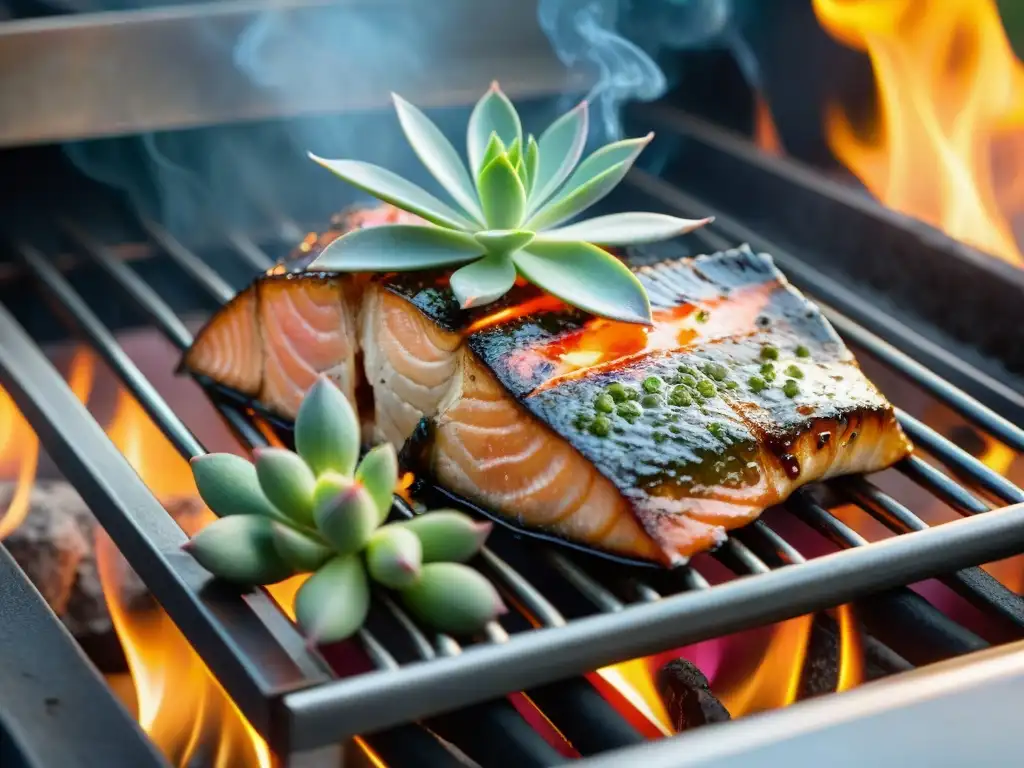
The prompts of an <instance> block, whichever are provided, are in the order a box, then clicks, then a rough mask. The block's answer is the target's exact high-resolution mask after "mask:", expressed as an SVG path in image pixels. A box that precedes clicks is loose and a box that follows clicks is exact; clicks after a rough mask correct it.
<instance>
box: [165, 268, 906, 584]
mask: <svg viewBox="0 0 1024 768" xmlns="http://www.w3.org/2000/svg"><path fill="white" fill-rule="evenodd" d="M636 272H637V275H638V277H639V278H640V280H641V282H643V283H644V285H645V287H646V288H647V291H648V294H649V295H650V298H651V303H652V307H653V309H654V318H655V323H654V325H653V326H652V327H650V328H644V327H641V326H636V325H630V324H624V323H617V322H613V321H608V320H602V319H596V318H593V317H591V316H589V315H586V314H585V313H582V312H580V311H578V310H575V309H572V308H570V307H567V306H565V305H563V304H562V303H561V302H559V301H557V300H556V299H554V298H553V297H551V296H548V295H546V294H543V293H542V292H540V291H539V290H538V289H536V288H535V287H533V286H531V285H526V284H522V285H517V286H516V287H515V288H513V290H512V291H510V292H509V294H508V295H507V296H505V297H504V298H503V299H501V300H500V301H499V302H497V303H495V304H492V305H489V306H487V307H480V308H475V309H470V310H461V309H460V308H459V307H458V305H457V303H456V302H455V300H454V298H453V297H452V296H451V293H450V291H449V290H448V288H447V281H446V280H445V277H446V274H445V273H433V272H421V273H415V274H404V275H394V274H392V275H382V276H375V277H373V278H372V279H370V278H367V277H365V276H338V275H333V276H327V275H322V274H318V273H311V272H302V271H300V272H297V273H295V272H293V273H286V274H279V275H268V276H265V277H263V278H260V279H259V280H257V281H256V283H255V284H254V285H253V286H251V287H250V288H249V289H247V290H246V291H244V292H243V293H241V294H239V296H238V297H237V298H236V299H235V300H234V301H233V302H232V303H231V304H230V305H228V306H227V307H225V309H224V310H222V311H221V312H220V313H218V315H216V316H215V317H214V318H213V320H211V322H210V324H209V325H208V326H207V330H206V333H205V334H200V336H199V337H198V338H197V340H196V343H195V345H194V346H193V348H192V349H191V350H190V351H189V353H188V355H187V356H186V359H185V363H184V364H185V367H186V368H188V369H189V370H192V371H194V372H197V373H202V374H205V375H207V376H210V377H211V378H213V379H215V380H217V381H219V382H221V383H223V384H224V385H226V386H229V387H232V388H235V389H237V390H239V391H240V392H243V393H245V394H248V395H250V396H252V397H253V398H254V399H256V400H258V401H259V402H260V403H261V404H263V405H264V406H265V407H268V408H270V409H272V410H274V411H276V412H277V413H279V414H281V415H284V416H290V415H293V414H294V412H295V408H297V405H298V402H299V400H300V399H301V393H302V392H303V391H304V388H306V387H308V386H309V385H310V384H311V383H312V381H313V380H314V378H315V376H316V375H317V373H318V372H321V371H323V372H326V373H328V375H330V376H331V377H332V378H333V379H334V380H335V381H336V382H337V383H338V384H339V386H340V387H341V389H342V390H343V391H345V392H346V394H347V395H348V396H349V397H350V398H352V399H353V402H355V401H356V395H355V391H356V389H357V388H358V387H359V386H360V382H359V377H360V373H361V374H362V375H363V376H365V381H364V382H363V384H362V386H366V387H368V389H369V390H370V391H372V405H366V404H365V403H363V407H364V411H365V410H366V409H369V410H371V411H372V423H373V429H374V434H375V437H376V438H377V439H380V440H389V441H391V442H393V443H394V444H396V445H397V446H402V445H403V444H405V452H404V457H405V459H406V460H408V461H410V462H412V463H414V464H415V465H416V466H415V467H414V468H415V469H417V470H420V471H423V472H426V473H429V474H430V475H432V476H433V477H434V478H436V480H437V481H438V482H439V483H440V484H442V485H443V486H445V487H446V488H448V489H449V490H450V491H452V492H454V493H456V494H458V495H460V496H462V497H464V498H466V499H467V500H469V501H472V502H473V503H475V504H477V505H479V506H481V507H484V508H487V509H488V510H490V511H492V512H493V513H495V514H497V515H499V516H504V517H506V518H508V519H509V520H510V521H511V522H514V523H517V524H519V525H521V526H523V527H524V528H526V529H530V530H537V531H542V532H545V533H547V534H553V535H556V536H560V537H564V538H566V539H569V540H572V541H574V542H576V543H580V544H584V545H586V546H589V547H592V548H595V549H599V550H602V551H605V552H609V553H613V554H616V555H622V556H626V557H632V558H641V559H646V560H651V561H656V562H660V563H663V564H665V565H675V564H679V563H682V562H685V560H686V559H687V558H688V557H689V556H691V555H693V554H695V553H697V552H700V551H703V550H706V549H708V548H711V547H713V546H715V545H717V544H718V543H720V542H721V541H723V540H724V537H725V535H726V532H727V531H728V530H730V529H733V528H737V527H739V526H742V525H744V524H746V523H748V522H750V521H751V520H753V519H755V518H756V517H757V516H758V515H759V514H760V513H761V512H762V511H763V510H764V509H765V508H767V507H769V506H771V505H773V504H776V503H779V502H781V501H783V500H784V499H785V498H786V497H787V496H788V495H789V494H791V493H792V492H793V491H794V490H795V489H796V488H798V487H800V486H801V485H804V484H806V483H809V482H812V481H815V480H819V479H823V478H827V477H832V476H835V475H840V474H848V473H858V472H870V471H875V470H879V469H883V468H885V467H887V466H889V465H891V464H892V463H894V462H896V461H898V460H899V459H901V458H903V457H904V456H906V455H907V454H908V453H909V452H910V450H911V445H910V443H909V441H908V440H907V439H906V437H905V436H904V434H903V432H902V431H901V429H900V427H899V425H898V424H897V422H896V419H895V415H894V413H893V409H892V406H891V405H890V404H889V403H888V402H887V401H886V400H885V398H884V397H883V396H882V395H881V394H880V393H879V392H878V390H877V389H876V388H875V387H874V386H873V385H872V384H871V382H870V381H868V379H867V378H866V377H865V375H864V374H863V372H862V371H861V370H860V368H859V367H858V365H857V362H856V360H855V359H854V357H853V355H852V354H851V352H850V351H849V350H848V349H847V348H846V346H845V345H844V344H843V343H842V341H841V340H840V338H839V337H838V335H837V334H836V333H835V331H834V330H833V329H832V328H831V326H830V325H829V324H828V322H827V321H826V320H825V319H824V318H823V317H822V316H821V314H820V312H819V311H818V310H817V308H816V307H815V306H814V305H813V304H811V303H810V302H809V301H807V300H806V299H805V298H804V297H803V296H802V295H801V294H800V293H799V292H798V291H797V290H796V289H795V288H793V287H792V286H791V285H789V284H788V282H787V281H786V280H785V278H784V277H783V276H782V274H781V273H780V272H779V271H778V270H777V269H776V268H775V267H774V265H773V263H772V261H771V258H770V257H768V256H767V255H763V254H755V253H752V252H751V251H750V250H749V249H747V248H741V249H736V250H732V251H727V252H723V253H719V254H715V255H713V256H702V257H698V258H696V259H670V260H666V261H662V262H659V263H655V264H653V265H650V266H645V267H640V268H638V269H637V270H636ZM291 293H294V294H296V295H295V296H291V297H290V298H288V299H285V298H284V297H285V296H286V295H289V294H291ZM298 294H302V298H300V297H299V295H298ZM328 296H330V297H333V298H331V299H328V298H327V297H328ZM271 326H273V327H271ZM343 337H344V338H343ZM214 340H216V341H217V343H216V344H214ZM360 357H361V360H360V359H359V358H360ZM360 369H361V371H360ZM365 415H370V414H365ZM410 438H411V439H410Z"/></svg>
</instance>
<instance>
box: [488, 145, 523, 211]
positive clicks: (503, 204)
mask: <svg viewBox="0 0 1024 768" xmlns="http://www.w3.org/2000/svg"><path fill="white" fill-rule="evenodd" d="M478 188H479V190H480V205H481V206H483V209H484V219H486V221H487V226H488V227H490V228H491V229H515V228H516V227H518V226H519V225H520V224H521V223H522V221H523V214H525V213H526V190H525V189H524V188H523V182H521V181H520V180H519V176H518V175H517V174H516V170H515V168H513V167H512V164H511V163H510V162H509V159H508V155H498V156H497V157H496V158H494V160H492V161H491V162H490V163H489V164H488V165H487V167H486V168H484V169H483V170H482V171H481V172H480V178H479V180H478Z"/></svg>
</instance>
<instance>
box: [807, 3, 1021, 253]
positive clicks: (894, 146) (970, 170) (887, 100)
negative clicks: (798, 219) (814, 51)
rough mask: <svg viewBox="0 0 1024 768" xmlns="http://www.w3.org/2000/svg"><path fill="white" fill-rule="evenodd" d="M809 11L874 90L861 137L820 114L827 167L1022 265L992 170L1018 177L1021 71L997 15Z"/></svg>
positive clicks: (831, 114)
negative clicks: (859, 54) (863, 64)
mask: <svg viewBox="0 0 1024 768" xmlns="http://www.w3.org/2000/svg"><path fill="white" fill-rule="evenodd" d="M814 9H815V12H816V13H817V16H818V20H819V21H820V22H821V24H822V26H823V27H825V29H827V30H828V31H829V32H830V33H831V34H832V35H833V36H834V37H836V38H837V39H838V40H840V41H841V42H843V43H844V44H846V45H848V46H850V47H853V48H857V49H859V50H863V51H865V52H866V53H867V55H868V56H869V57H870V59H871V63H872V66H873V67H874V72H875V79H876V81H877V89H878V110H877V118H876V120H875V123H874V124H873V125H871V126H869V127H868V130H866V131H863V132H858V131H857V130H855V129H854V127H853V125H852V124H851V121H850V119H849V118H848V117H847V116H846V114H845V113H844V112H843V111H842V110H841V109H840V108H838V107H837V106H835V105H832V107H831V108H830V109H829V110H828V112H827V114H826V124H825V128H826V133H827V135H828V139H829V143H830V145H831V147H832V150H833V151H834V152H835V154H836V156H837V157H838V158H839V159H840V160H841V161H842V162H843V163H845V164H846V165H847V166H848V167H849V168H850V169H851V170H852V171H853V172H854V173H855V174H856V175H857V176H858V177H859V178H860V179H861V181H863V182H864V184H865V185H866V186H867V187H868V189H869V190H870V191H871V192H872V193H873V194H874V195H875V196H876V197H877V198H878V199H879V200H881V201H882V202H884V203H885V204H886V205H888V206H889V207H891V208H894V209H896V210H898V211H901V212H903V213H906V214H909V215H911V216H915V217H917V218H919V219H922V220H924V221H926V222H929V223H931V224H933V225H935V226H937V227H939V228H941V229H943V230H944V231H945V232H947V233H948V234H950V235H952V236H953V237H955V238H957V239H959V240H962V241H964V242H966V243H970V244H972V245H974V246H976V247H978V248H980V249H982V250H984V251H987V252H989V253H991V254H993V255H995V256H998V257H999V258H1001V259H1004V260H1006V261H1009V262H1011V263H1018V264H1019V263H1021V261H1022V257H1021V252H1020V250H1019V248H1018V245H1017V243H1016V241H1015V238H1014V235H1013V232H1012V231H1011V227H1010V223H1009V222H1008V221H1007V218H1006V215H1007V214H1008V213H1011V214H1012V213H1013V212H1014V211H1007V210H1005V206H1007V205H1012V204H1015V203H1016V201H1011V200H1009V199H1008V196H1009V195H1012V194H1013V189H1012V187H1008V188H1006V189H1003V190H1001V189H1000V188H999V182H1000V180H1001V179H996V178H994V176H993V165H994V164H995V165H997V166H998V167H999V171H1000V173H1001V175H1002V176H1003V177H1004V178H1005V179H1006V180H1007V182H1008V183H1009V184H1011V185H1012V184H1013V183H1014V182H1015V180H1016V179H1017V178H1018V177H1019V176H1020V175H1021V174H1020V171H1021V170H1022V162H1024V140H1022V138H1021V134H1020V129H1021V128H1022V127H1024V68H1022V66H1021V63H1020V62H1019V61H1018V59H1017V57H1016V56H1015V55H1014V53H1013V50H1012V49H1011V47H1010V43H1009V41H1008V39H1007V37H1006V32H1005V30H1004V29H1003V26H1002V22H1001V21H1000V18H999V11H998V10H997V8H996V5H995V3H994V2H993V1H992V0H942V2H921V1H920V0H814ZM994 155H999V157H998V160H995V158H994ZM1001 193H1003V195H1002V197H1003V199H1002V201H1001V199H1000V198H1001ZM1000 202H1002V203H1003V205H1004V209H1001V208H1000Z"/></svg>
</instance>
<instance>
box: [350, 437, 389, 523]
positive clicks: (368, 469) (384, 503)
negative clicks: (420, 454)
mask: <svg viewBox="0 0 1024 768" xmlns="http://www.w3.org/2000/svg"><path fill="white" fill-rule="evenodd" d="M355 479H356V482H358V483H362V484H363V487H364V488H366V491H367V492H368V493H369V494H370V496H371V497H372V498H373V504H374V506H375V507H376V508H377V521H378V522H379V523H383V522H384V521H385V520H387V518H388V515H389V514H390V513H391V502H392V500H393V498H394V493H395V486H396V485H397V484H398V456H397V455H396V454H395V446H393V445H392V444H391V443H381V444H380V445H378V446H375V447H374V448H371V449H370V450H369V451H368V452H367V453H366V455H365V456H364V457H363V460H362V461H360V462H359V467H358V468H357V469H356V478H355Z"/></svg>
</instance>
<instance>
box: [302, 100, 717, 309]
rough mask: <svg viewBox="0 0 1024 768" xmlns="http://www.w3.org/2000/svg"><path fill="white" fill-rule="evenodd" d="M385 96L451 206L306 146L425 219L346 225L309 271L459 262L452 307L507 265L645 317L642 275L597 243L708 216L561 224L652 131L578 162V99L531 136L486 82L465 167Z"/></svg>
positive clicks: (481, 292)
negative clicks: (358, 226) (347, 228)
mask: <svg viewBox="0 0 1024 768" xmlns="http://www.w3.org/2000/svg"><path fill="white" fill-rule="evenodd" d="M394 100H395V109H396V111H397V112H398V119H399V122H400V123H401V125H402V130H403V131H404V132H405V135H406V138H408V140H409V143H410V144H411V145H412V148H413V149H414V150H415V151H416V154H417V155H418V156H419V158H420V160H421V161H422V162H423V164H424V165H425V166H426V167H427V170H429V171H430V172H431V173H432V174H433V175H434V177H435V178H436V179H437V180H438V181H439V182H440V183H441V185H442V186H443V187H444V189H445V190H446V191H447V192H448V194H449V195H451V197H452V200H453V201H454V203H455V205H454V206H452V205H449V204H447V203H445V202H442V201H441V200H439V199H438V198H436V197H435V196H434V195H432V194H430V193H429V192H427V191H425V190H423V189H421V188H420V187H418V186H417V185H415V184H413V183H412V182H410V181H407V180H406V179H403V178H402V177H401V176H398V175H397V174H395V173H392V172H391V171H388V170H386V169H384V168H381V167H379V166H376V165H372V164H371V163H364V162H361V161H358V160H325V159H324V158H321V157H317V156H316V155H313V154H310V157H311V158H312V159H313V160H315V161H316V162H318V163H320V164H321V165H322V166H324V167H325V168H327V169H328V170H330V171H332V172H333V173H335V174H337V175H338V176H340V177H341V178H342V179H344V180H345V181H347V182H349V183H350V184H352V185H354V186H356V187H358V188H359V189H362V190H363V191H365V192H369V193H370V194H371V195H373V196H375V197H377V198H379V199H381V200H383V201H385V202H387V203H391V204H392V205H395V206H397V207H398V208H401V209H403V210H405V211H408V212H410V213H413V214H416V215H418V216H420V217H421V218H423V219H425V220H426V222H428V223H426V224H424V225H422V226H419V225H415V224H393V225H385V226H380V227H373V228H367V229H360V230H356V231H354V232H350V233H348V234H346V235H344V236H343V237H340V238H338V239H337V240H335V241H334V242H333V243H331V244H330V245H329V246H328V247H327V248H325V249H324V251H323V252H322V253H321V254H320V256H319V258H317V259H316V261H315V262H314V265H315V267H316V268H317V269H322V270H328V271H337V272H400V271H413V270H420V269H432V268H436V267H455V266H459V265H462V266H459V268H458V269H457V270H455V272H454V273H452V275H451V279H450V284H451V289H452V292H453V293H454V295H455V297H456V299H457V300H458V302H459V305H460V306H462V307H470V306H480V305H483V304H489V303H490V302H493V301H496V300H497V299H499V298H501V297H502V296H504V295H505V293H507V292H508V291H509V289H510V288H512V286H513V284H514V283H515V279H516V275H517V274H518V275H520V276H522V277H523V278H525V279H526V280H528V281H529V282H531V283H533V284H534V285H537V286H538V287H540V288H543V289H544V290H545V291H548V292H549V293H551V294H553V295H554V296H557V297H558V298H560V299H562V300H563V301H565V302H566V303H568V304H572V305H573V306H576V307H579V308H580V309H583V310H585V311H587V312H590V313H592V314H595V315H600V316H602V317H607V318H611V319H613V320H623V321H627V322H634V323H650V322H651V306H650V301H649V300H648V298H647V292H646V291H645V290H644V287H643V285H641V283H640V281H639V280H637V279H636V276H635V275H634V274H633V273H632V272H631V271H630V270H629V269H628V268H627V267H626V266H625V265H624V264H623V263H622V262H621V261H619V260H618V259H617V258H615V257H614V256H612V255H611V254H610V253H608V252H607V251H604V250H602V249H601V248H599V247H598V245H607V246H621V245H632V244H637V243H648V242H654V241H658V240H664V239H666V238H670V237H675V236H677V235H681V234H684V233H686V232H690V231H692V230H694V229H696V228H698V227H700V226H703V225H704V224H706V223H708V222H709V221H710V219H701V220H690V219H680V218H676V217H674V216H666V215H664V214H660V213H617V214H611V215H608V216H599V217H597V218H594V219H589V220H586V221H580V222H576V223H573V224H568V225H566V226H560V225H562V224H563V223H564V222H566V221H568V220H570V219H572V218H573V217H575V216H577V215H578V214H580V213H581V212H583V211H584V210H586V209H587V208H589V207H590V206H592V205H594V204H595V203H596V202H598V201H599V200H601V199H602V198H603V197H605V195H607V194H608V193H609V192H611V191H612V189H613V188H614V187H615V186H616V185H617V184H618V183H619V182H620V181H622V179H623V178H624V177H625V175H626V173H627V172H628V171H629V169H630V168H631V167H632V165H633V163H634V162H635V161H636V158H637V157H638V156H639V154H640V152H641V151H642V150H643V148H644V147H645V146H646V145H647V144H648V143H649V142H650V140H651V138H652V137H653V134H649V135H647V136H645V137H644V138H642V139H626V140H624V141H617V142H614V143H612V144H608V145H606V146H604V147H601V148H600V149H598V150H597V151H595V152H594V153H593V154H591V155H590V156H589V157H587V158H586V159H585V160H584V161H583V162H582V163H581V162H579V161H580V157H581V155H582V153H583V147H584V145H585V144H586V140H587V103H586V102H585V101H584V102H582V103H581V104H580V105H579V106H577V107H576V108H574V109H572V110H570V111H569V112H568V113H566V114H565V115H563V116H562V117H560V118H559V119H557V120H556V121H555V122H554V123H552V124H551V125H550V126H549V127H548V128H547V130H545V131H544V132H543V133H542V134H541V136H540V139H534V137H533V136H527V137H526V139H525V140H524V138H523V130H522V125H521V124H520V121H519V115H518V114H517V113H516V110H515V107H514V106H513V105H512V102H511V101H509V99H508V97H507V96H505V94H504V93H502V92H501V90H500V89H499V88H498V84H497V83H495V84H493V85H492V86H491V89H490V90H489V91H488V92H487V93H486V94H485V95H484V96H483V98H481V99H480V101H479V102H477V104H476V107H475V108H474V109H473V113H472V115H471V116H470V118H469V129H468V135H467V138H466V145H467V153H468V156H469V168H470V171H467V170H466V166H465V165H463V162H462V159H461V158H460V157H459V155H458V153H457V152H456V150H455V148H454V147H453V146H452V145H451V142H449V141H448V139H446V138H445V136H444V135H443V134H442V133H441V131H440V129H438V127H437V126H436V125H434V123H432V122H431V121H430V119H429V118H428V117H427V116H426V115H424V114H423V113H422V112H420V111H419V110H418V109H417V108H416V107H414V106H413V105H412V104H410V103H408V102H407V101H405V100H404V99H402V98H401V97H399V96H397V95H396V96H394Z"/></svg>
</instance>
